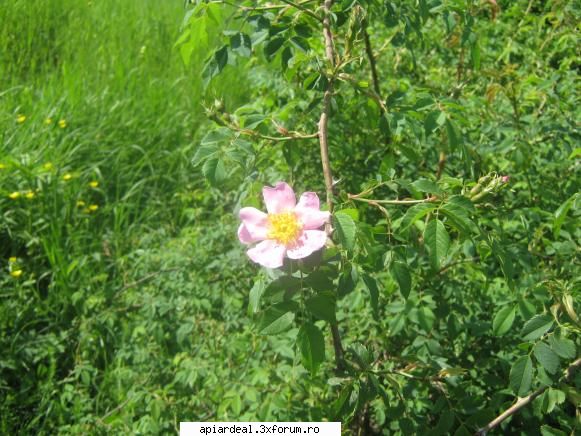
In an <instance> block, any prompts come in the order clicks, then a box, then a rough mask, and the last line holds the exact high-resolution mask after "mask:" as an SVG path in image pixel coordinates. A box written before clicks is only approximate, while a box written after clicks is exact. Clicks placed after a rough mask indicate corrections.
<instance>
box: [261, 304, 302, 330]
mask: <svg viewBox="0 0 581 436" xmlns="http://www.w3.org/2000/svg"><path fill="white" fill-rule="evenodd" d="M296 310H297V305H296V303H294V302H291V301H287V302H284V303H278V304H274V305H272V306H270V307H269V308H268V309H266V310H265V311H264V312H263V313H262V314H261V316H260V318H259V320H258V329H259V331H260V333H262V334H263V335H276V334H278V333H281V332H284V331H285V330H288V329H289V328H290V327H291V326H292V324H293V321H294V319H295V313H294V312H295V311H296Z"/></svg>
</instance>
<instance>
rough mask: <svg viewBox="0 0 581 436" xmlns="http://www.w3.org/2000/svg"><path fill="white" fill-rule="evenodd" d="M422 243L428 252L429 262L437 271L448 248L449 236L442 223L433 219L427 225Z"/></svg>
mask: <svg viewBox="0 0 581 436" xmlns="http://www.w3.org/2000/svg"><path fill="white" fill-rule="evenodd" d="M424 241H425V243H426V246H427V247H428V250H430V261H431V263H432V267H433V268H434V269H438V268H439V267H440V265H441V264H442V261H443V260H444V258H445V257H446V254H447V253H448V249H449V248H450V236H449V235H448V231H447V230H446V227H444V224H443V223H442V221H440V220H438V219H435V220H432V221H430V222H429V223H428V225H427V226H426V230H425V232H424Z"/></svg>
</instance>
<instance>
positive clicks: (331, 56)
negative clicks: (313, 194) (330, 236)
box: [319, 0, 345, 371]
mask: <svg viewBox="0 0 581 436" xmlns="http://www.w3.org/2000/svg"><path fill="white" fill-rule="evenodd" d="M332 5H333V0H323V13H324V18H323V37H324V38H325V57H326V58H327V61H328V62H329V64H330V65H331V67H335V53H334V49H333V34H332V33H331V20H330V18H329V17H330V15H331V6H332ZM333 82H334V77H330V78H329V83H328V85H327V89H326V90H325V94H324V96H323V109H322V110H321V118H320V119H319V145H320V148H321V163H322V165H323V175H324V177H325V190H326V194H327V206H328V207H329V212H330V213H333V176H332V174H331V164H330V162H329V142H328V129H327V126H328V122H329V111H330V107H331V97H332V96H333ZM326 230H327V233H330V232H331V227H330V225H328V224H327V227H326ZM331 334H332V335H333V348H334V349H335V363H336V365H337V371H341V370H343V368H344V367H345V364H344V357H343V355H344V351H343V345H342V343H341V336H340V334H339V327H338V326H337V324H331Z"/></svg>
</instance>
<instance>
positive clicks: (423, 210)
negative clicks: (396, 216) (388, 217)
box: [400, 203, 436, 233]
mask: <svg viewBox="0 0 581 436" xmlns="http://www.w3.org/2000/svg"><path fill="white" fill-rule="evenodd" d="M434 209H436V206H435V205H433V204H431V203H420V204H415V205H413V206H412V207H410V208H409V209H408V210H407V212H406V213H405V215H404V216H403V218H402V220H401V224H400V231H401V232H402V233H403V232H405V231H406V230H407V229H408V228H409V227H410V226H411V225H412V224H413V223H415V222H416V221H417V220H419V219H421V218H423V217H424V216H426V215H427V214H428V213H430V212H431V211H433V210H434Z"/></svg>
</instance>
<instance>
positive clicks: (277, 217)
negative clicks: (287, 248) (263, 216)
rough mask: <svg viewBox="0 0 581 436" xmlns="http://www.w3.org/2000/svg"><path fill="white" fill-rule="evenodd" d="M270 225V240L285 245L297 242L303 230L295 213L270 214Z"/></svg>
mask: <svg viewBox="0 0 581 436" xmlns="http://www.w3.org/2000/svg"><path fill="white" fill-rule="evenodd" d="M268 225H269V229H268V239H274V240H276V241H277V242H280V243H281V244H284V245H289V244H291V243H293V242H295V241H296V240H297V239H298V237H299V235H300V233H301V230H302V229H303V226H302V225H301V223H300V222H299V220H298V219H297V216H296V215H295V213H294V212H282V213H274V214H270V215H268Z"/></svg>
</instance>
